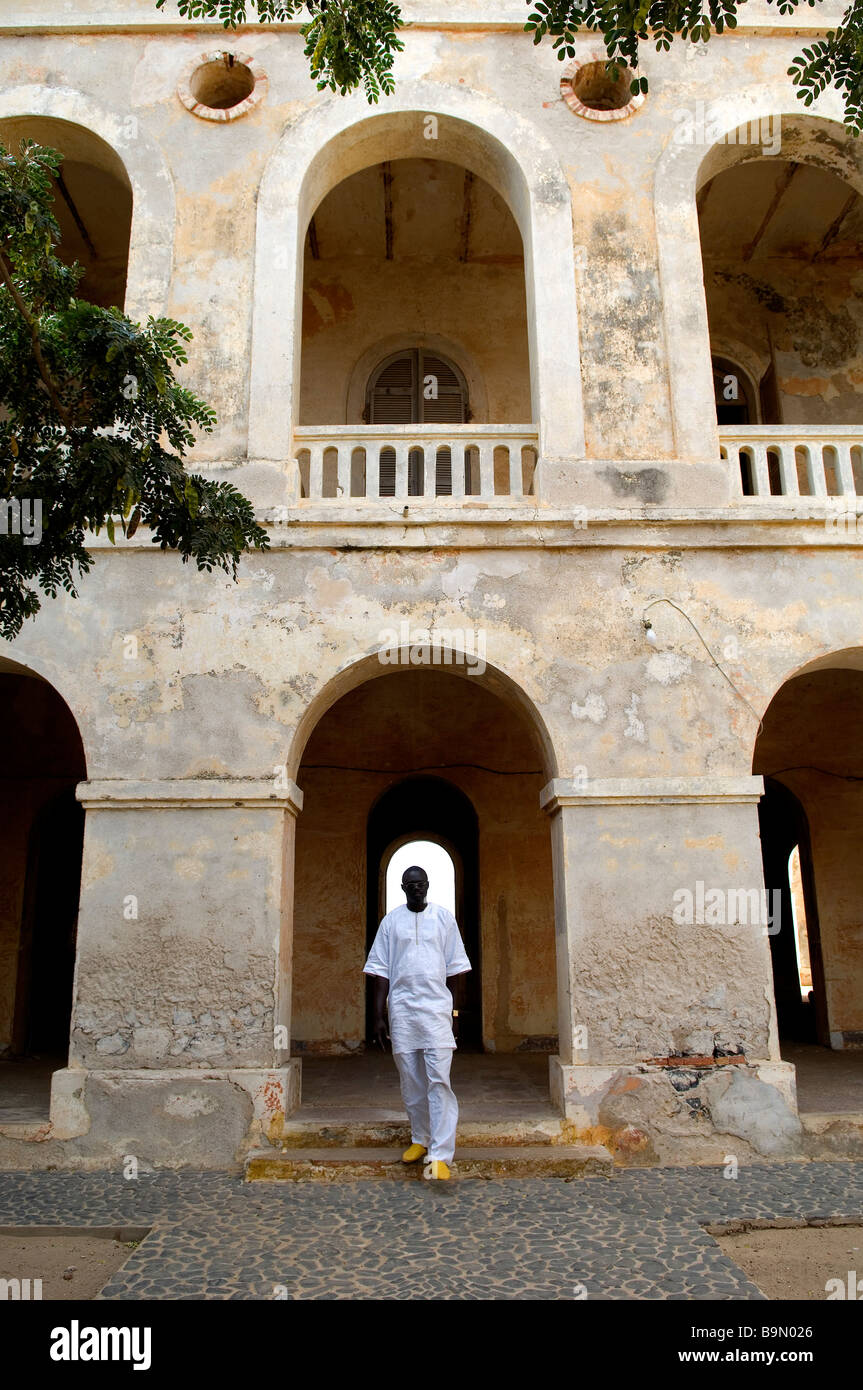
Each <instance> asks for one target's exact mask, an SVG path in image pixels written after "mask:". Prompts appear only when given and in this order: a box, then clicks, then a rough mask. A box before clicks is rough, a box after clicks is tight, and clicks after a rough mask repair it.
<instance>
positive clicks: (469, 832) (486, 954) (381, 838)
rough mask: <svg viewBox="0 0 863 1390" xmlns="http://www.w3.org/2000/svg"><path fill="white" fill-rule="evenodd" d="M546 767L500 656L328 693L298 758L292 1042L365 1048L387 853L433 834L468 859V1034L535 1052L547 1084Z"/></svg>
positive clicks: (551, 969) (499, 1047)
mask: <svg viewBox="0 0 863 1390" xmlns="http://www.w3.org/2000/svg"><path fill="white" fill-rule="evenodd" d="M372 669H374V668H372ZM378 669H380V668H378ZM548 776H549V770H548V763H547V759H546V755H545V748H544V744H543V741H542V736H541V732H540V731H539V730H538V729H537V728H535V727H534V726H533V725H532V724H531V722H530V719H529V716H528V715H527V713H526V712H525V709H524V705H523V704H521V705H520V704H519V701H518V698H517V697H513V696H512V695H511V694H509V693H508V688H507V686H506V683H505V682H504V680H503V678H501V677H500V675H499V673H496V672H492V671H491V670H487V672H486V674H485V675H484V676H477V677H471V676H469V675H467V674H464V673H462V674H455V673H454V672H450V671H446V670H441V669H428V668H426V669H407V670H405V669H398V670H393V671H390V672H385V673H384V674H381V675H373V676H371V677H370V678H368V679H366V680H365V681H364V682H362V683H360V684H357V685H356V686H354V688H352V689H349V690H347V692H346V693H345V694H343V695H342V696H341V698H339V699H336V700H334V701H333V703H331V704H330V706H329V708H328V709H327V710H326V712H325V713H323V714H322V715H321V716H320V717H319V718H318V720H317V723H316V724H315V725H314V727H313V729H312V730H311V733H310V735H309V737H308V740H307V742H306V745H305V749H304V752H303V756H302V760H301V762H300V765H299V768H298V769H297V773H296V780H297V782H298V784H299V786H300V787H301V789H302V792H303V797H304V803H303V811H302V813H301V815H300V816H299V817H298V819H297V824H296V847H295V875H294V878H295V894H294V904H293V907H294V913H293V943H292V953H291V958H290V963H291V971H292V995H293V1002H292V1026H291V1050H292V1052H293V1053H295V1054H299V1055H300V1056H303V1055H305V1056H306V1057H311V1058H314V1057H315V1056H318V1057H320V1056H324V1057H331V1058H338V1057H352V1056H361V1055H362V1054H363V1053H364V1051H365V1039H366V1037H367V1017H366V983H365V980H364V977H363V975H362V968H363V964H364V961H365V956H366V952H367V949H368V943H369V940H370V937H371V935H372V934H373V931H374V930H376V928H377V925H378V923H379V921H380V918H381V916H382V915H383V900H382V885H381V868H382V864H383V863H384V862H385V860H386V857H387V855H388V854H389V853H390V852H391V851H392V849H393V848H394V847H395V846H396V844H397V843H399V842H403V841H410V840H415V839H418V838H428V839H431V840H435V841H437V842H438V843H442V844H443V845H444V847H445V848H446V849H447V850H448V851H449V852H450V854H451V855H452V857H453V860H454V861H455V863H456V865H457V873H456V878H457V895H458V911H457V914H456V915H457V918H458V915H459V913H461V919H460V921H459V925H460V927H461V928H462V935H463V937H464V940H465V945H466V947H467V950H468V955H469V957H470V959H471V961H472V963H473V964H474V970H473V972H472V978H470V977H469V979H470V983H469V989H470V990H472V991H473V995H472V999H471V1003H470V1005H469V1008H468V1013H469V1017H468V1018H466V1020H465V1025H466V1026H465V1030H464V1031H463V1032H462V1040H461V1041H462V1043H463V1045H464V1046H465V1048H467V1047H468V1045H471V1046H473V1047H474V1048H476V1049H480V1048H481V1049H482V1050H483V1051H484V1052H486V1053H501V1054H507V1055H508V1056H513V1055H516V1054H517V1055H519V1056H522V1057H525V1059H526V1062H525V1065H527V1063H528V1062H529V1063H530V1064H531V1066H532V1070H533V1072H535V1073H536V1076H537V1077H541V1080H540V1081H539V1083H538V1084H539V1085H541V1086H542V1087H543V1089H544V1093H545V1094H546V1095H547V1094H548V1063H547V1057H548V1054H550V1053H554V1052H556V1050H557V1041H558V1040H557V968H556V952H555V930H554V886H553V878H552V861H551V836H550V830H549V822H548V820H547V819H546V817H545V814H544V813H543V811H542V810H541V808H540V803H539V794H540V791H541V790H542V787H543V786H544V785H545V782H546V781H547V780H548ZM305 1084H306V1083H305V1081H304V1087H305ZM305 1094H306V1092H305V1090H304V1095H305Z"/></svg>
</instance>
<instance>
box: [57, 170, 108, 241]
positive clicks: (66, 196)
mask: <svg viewBox="0 0 863 1390" xmlns="http://www.w3.org/2000/svg"><path fill="white" fill-rule="evenodd" d="M56 182H57V187H58V188H59V190H60V193H61V194H62V197H63V202H64V203H65V204H66V206H67V208H68V209H69V211H70V212H71V214H72V220H73V222H74V223H75V226H76V227H77V228H78V231H79V232H80V233H81V238H82V240H83V242H84V245H85V246H86V247H87V250H88V251H89V252H90V255H91V256H92V257H93V260H94V261H98V259H99V252H98V251H97V250H96V248H95V246H94V245H93V243H92V241H91V240H90V233H89V232H88V231H87V228H86V227H85V226H84V222H83V219H82V217H81V214H80V213H79V211H78V209H77V208H76V206H75V200H74V198H73V197H72V194H71V193H70V192H69V189H68V188H67V187H66V180H65V179H64V178H63V171H62V169H61V170H60V171H59V172H58V174H57V180H56Z"/></svg>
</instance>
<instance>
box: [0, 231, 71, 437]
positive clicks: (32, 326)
mask: <svg viewBox="0 0 863 1390" xmlns="http://www.w3.org/2000/svg"><path fill="white" fill-rule="evenodd" d="M0 279H2V280H3V281H4V283H5V285H6V287H7V288H8V290H9V293H10V294H11V296H12V299H13V301H14V304H15V307H16V309H17V310H18V312H19V314H20V315H21V317H22V319H23V320H24V322H25V323H26V325H27V327H28V328H29V330H30V339H31V342H32V345H33V357H34V358H35V360H36V366H37V367H38V368H39V375H40V376H41V378H42V380H43V381H44V383H45V386H46V387H47V390H48V395H49V396H50V397H51V403H52V405H53V406H54V409H55V410H56V412H57V414H58V415H59V416H60V419H61V420H62V421H63V424H64V425H65V426H66V429H67V431H68V432H69V433H70V434H71V433H72V420H71V417H70V415H69V412H68V410H67V409H66V407H65V406H64V404H63V402H62V401H61V400H60V397H59V396H58V394H57V387H56V386H55V385H54V382H53V380H52V378H51V373H50V372H49V371H48V367H47V365H46V363H45V359H44V357H43V356H42V347H41V344H40V342H39V324H38V323H37V322H36V320H35V319H34V318H33V316H32V314H31V313H30V311H29V309H28V308H27V305H26V304H25V303H24V300H23V299H22V298H21V296H20V294H19V293H18V291H17V290H16V288H15V286H14V284H13V283H12V272H11V270H10V269H9V265H8V262H7V260H6V257H5V256H4V255H3V253H2V251H0Z"/></svg>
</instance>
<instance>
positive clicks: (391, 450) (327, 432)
mask: <svg viewBox="0 0 863 1390" xmlns="http://www.w3.org/2000/svg"><path fill="white" fill-rule="evenodd" d="M538 448H539V435H538V431H537V428H536V426H535V425H330V426H322V425H301V426H298V427H297V428H295V429H294V455H295V457H296V460H297V466H298V469H299V476H300V502H301V505H302V504H303V503H305V502H309V503H314V504H320V503H327V502H336V503H342V504H343V503H344V501H345V500H346V499H350V500H351V502H352V503H353V502H357V503H363V502H375V503H377V502H387V501H396V502H409V501H410V502H414V503H426V504H432V503H433V504H435V505H439V504H447V503H449V502H450V501H452V502H456V503H459V504H460V505H461V506H472V505H480V506H485V507H488V506H492V505H497V504H503V505H509V506H512V505H513V504H514V503H520V502H523V501H524V500H525V499H526V498H531V499H533V498H534V492H533V487H534V472H535V469H536V461H537V457H538Z"/></svg>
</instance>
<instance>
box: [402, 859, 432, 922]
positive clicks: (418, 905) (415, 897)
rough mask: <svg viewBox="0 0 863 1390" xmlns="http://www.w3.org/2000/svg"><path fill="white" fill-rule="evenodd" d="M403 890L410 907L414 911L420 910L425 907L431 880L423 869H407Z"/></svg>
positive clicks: (403, 879) (403, 880)
mask: <svg viewBox="0 0 863 1390" xmlns="http://www.w3.org/2000/svg"><path fill="white" fill-rule="evenodd" d="M402 890H403V892H404V895H405V897H406V898H407V900H408V901H407V905H408V907H409V908H412V909H413V911H414V912H419V911H420V910H421V909H422V908H423V907H425V900H426V893H427V892H428V890H429V881H428V879H427V877H426V875H425V874H424V873H423V871H422V869H408V870H407V872H406V873H405V874H404V876H403V878H402Z"/></svg>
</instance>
